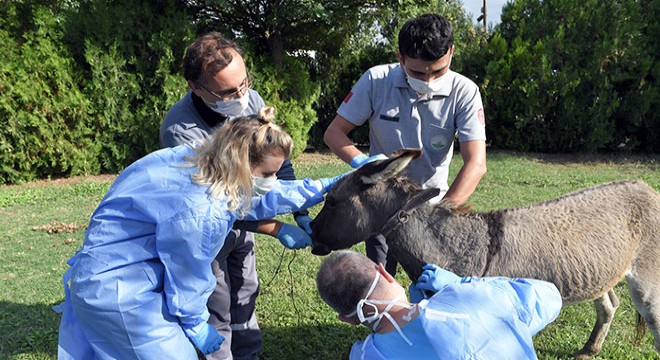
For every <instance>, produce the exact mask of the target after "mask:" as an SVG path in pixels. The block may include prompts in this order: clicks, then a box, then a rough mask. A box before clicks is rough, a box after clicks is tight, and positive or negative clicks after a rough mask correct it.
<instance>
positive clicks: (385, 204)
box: [311, 149, 422, 255]
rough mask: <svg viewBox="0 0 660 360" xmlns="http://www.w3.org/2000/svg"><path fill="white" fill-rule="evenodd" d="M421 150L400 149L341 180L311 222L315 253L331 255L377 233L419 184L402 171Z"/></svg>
mask: <svg viewBox="0 0 660 360" xmlns="http://www.w3.org/2000/svg"><path fill="white" fill-rule="evenodd" d="M421 154H422V151H421V150H418V149H403V150H399V151H397V152H395V153H394V154H392V155H391V156H390V158H389V159H387V160H380V161H374V162H372V163H369V164H366V165H364V166H362V167H361V168H359V169H357V170H355V171H354V172H352V173H351V174H349V175H348V176H346V177H344V178H343V179H341V180H340V181H338V182H337V183H336V184H335V185H334V186H333V187H332V189H331V190H330V192H329V193H328V195H327V196H326V199H325V203H324V204H323V208H322V209H321V212H320V213H319V214H318V216H317V217H316V219H315V220H314V221H313V222H312V224H311V225H312V254H315V255H327V254H329V253H330V252H331V251H332V250H339V249H346V248H349V247H351V246H353V245H355V244H357V243H359V242H360V241H364V240H366V239H367V238H368V237H370V236H373V235H376V234H377V233H378V232H379V231H380V229H381V228H382V226H383V224H385V222H386V221H387V219H388V218H389V217H390V216H391V215H392V214H394V213H395V212H396V211H397V210H398V209H399V208H400V207H401V205H402V204H404V203H405V202H406V199H407V198H408V197H409V193H410V190H411V189H412V188H416V185H415V184H412V183H411V182H410V181H409V180H408V179H407V178H405V177H403V176H401V175H400V173H401V172H402V171H403V170H404V169H405V168H406V166H407V165H408V163H409V162H410V161H411V160H413V159H416V158H418V157H419V156H421Z"/></svg>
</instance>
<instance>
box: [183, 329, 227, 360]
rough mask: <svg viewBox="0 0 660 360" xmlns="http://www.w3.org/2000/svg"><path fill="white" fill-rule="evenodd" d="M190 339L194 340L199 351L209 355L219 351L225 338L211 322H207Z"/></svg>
mask: <svg viewBox="0 0 660 360" xmlns="http://www.w3.org/2000/svg"><path fill="white" fill-rule="evenodd" d="M190 340H192V342H193V344H195V346H196V347H197V349H199V351H201V352H202V353H204V355H208V354H210V353H212V352H216V351H218V350H219V349H220V345H221V344H222V342H223V341H224V340H225V338H224V337H223V336H222V335H220V334H219V333H218V330H216V329H215V328H214V327H213V326H211V324H209V323H206V326H204V327H202V329H201V330H200V331H199V334H197V336H192V337H191V338H190Z"/></svg>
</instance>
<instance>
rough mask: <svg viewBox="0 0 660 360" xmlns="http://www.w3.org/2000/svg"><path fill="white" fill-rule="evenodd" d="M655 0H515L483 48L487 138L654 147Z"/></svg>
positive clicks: (659, 72)
mask: <svg viewBox="0 0 660 360" xmlns="http://www.w3.org/2000/svg"><path fill="white" fill-rule="evenodd" d="M659 18H660V1H658V0H651V1H637V0H620V1H605V2H603V1H599V0H584V1H574V0H544V1H541V0H516V1H514V2H512V3H509V4H508V5H507V6H506V7H505V9H504V11H503V14H502V24H501V26H500V28H499V29H498V30H499V31H497V32H496V33H494V34H493V36H492V38H491V39H490V42H489V44H488V46H486V47H485V48H484V49H483V51H482V52H481V55H480V56H481V57H482V58H484V59H488V61H486V62H485V70H486V71H485V73H486V75H485V79H484V81H483V82H482V83H481V85H482V89H483V90H484V95H485V98H486V105H487V109H486V110H487V111H486V112H487V114H488V117H489V120H490V121H489V123H488V127H487V129H488V137H489V138H490V141H491V142H492V144H493V146H495V147H498V148H505V149H514V150H520V151H537V152H593V151H602V150H607V151H645V152H660V141H658V138H660V114H659V113H658V111H657V110H658V105H659V104H660V88H659V83H658V81H660V64H659V63H658V55H659V54H660V40H659V38H658V33H659V32H658V31H659V30H660V25H659V23H658V19H659Z"/></svg>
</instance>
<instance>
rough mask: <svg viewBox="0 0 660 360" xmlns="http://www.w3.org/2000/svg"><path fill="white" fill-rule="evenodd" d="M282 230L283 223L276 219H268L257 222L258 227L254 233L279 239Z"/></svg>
mask: <svg viewBox="0 0 660 360" xmlns="http://www.w3.org/2000/svg"><path fill="white" fill-rule="evenodd" d="M281 228H282V222H281V221H277V220H275V219H266V220H261V221H257V226H256V228H255V231H254V232H256V233H259V234H266V235H270V236H272V237H277V234H278V233H279V232H280V229H281Z"/></svg>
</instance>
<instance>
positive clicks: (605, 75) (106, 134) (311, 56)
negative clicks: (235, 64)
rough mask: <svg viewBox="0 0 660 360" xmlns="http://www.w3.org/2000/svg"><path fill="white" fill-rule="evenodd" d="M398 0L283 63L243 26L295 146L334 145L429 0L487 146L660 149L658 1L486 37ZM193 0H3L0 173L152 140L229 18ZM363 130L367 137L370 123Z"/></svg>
mask: <svg viewBox="0 0 660 360" xmlns="http://www.w3.org/2000/svg"><path fill="white" fill-rule="evenodd" d="M402 4H403V5H401V6H400V7H401V8H400V9H396V11H394V10H392V12H391V14H390V15H387V14H386V13H385V12H377V13H375V14H377V15H378V14H380V15H378V16H381V18H378V21H379V26H378V27H377V28H376V30H377V31H380V33H378V34H375V33H374V32H373V31H374V29H366V28H365V29H364V31H358V32H356V33H355V34H353V35H352V37H351V38H350V39H349V40H347V41H346V42H345V43H341V44H336V47H337V48H336V49H333V51H332V52H329V51H326V52H323V51H316V52H314V51H307V52H300V53H298V54H297V55H296V56H294V55H291V54H286V56H285V57H284V59H283V63H282V64H278V65H274V64H273V60H272V59H271V58H269V56H268V54H263V53H257V50H256V49H252V48H251V47H250V44H249V42H250V39H247V38H240V37H239V41H240V42H241V43H243V45H244V46H245V47H246V48H247V51H248V53H247V59H248V65H249V67H250V68H251V72H252V73H253V75H254V77H255V79H256V80H257V81H256V83H255V88H256V89H257V90H258V91H259V92H260V93H261V94H262V96H263V97H264V99H265V100H266V102H267V103H268V104H270V105H273V106H275V107H276V108H277V110H278V118H279V122H280V124H282V125H284V127H285V128H286V129H287V130H288V131H289V132H290V133H291V135H292V136H293V138H294V141H295V143H296V150H295V151H296V152H295V153H294V156H295V155H297V154H299V153H300V152H301V151H302V150H304V149H305V147H306V146H307V145H308V144H311V145H313V146H315V147H322V146H324V145H323V142H322V135H323V131H324V130H325V127H326V126H327V124H328V123H329V122H330V121H331V120H332V118H333V117H334V112H335V110H336V108H337V106H338V105H339V103H340V102H341V100H342V99H343V97H344V96H345V94H346V93H347V92H348V91H349V90H350V87H351V86H352V85H353V83H354V82H355V81H356V80H357V78H358V77H359V76H360V75H361V74H362V73H363V72H364V71H365V70H366V69H367V68H369V67H370V66H373V65H376V64H379V63H384V62H388V61H395V58H394V56H393V55H394V51H395V49H396V33H397V32H398V28H399V27H400V26H401V25H402V23H403V21H404V20H405V19H406V18H408V17H409V16H412V15H414V14H415V13H418V12H420V11H427V10H428V9H429V8H434V9H437V11H439V12H442V13H443V14H444V15H445V16H447V17H448V18H450V19H451V21H452V23H453V24H454V27H455V32H456V39H457V41H456V42H457V44H456V45H457V51H456V55H455V56H454V62H453V64H452V67H453V68H454V69H455V70H457V71H460V72H462V73H463V74H464V75H466V76H468V77H470V78H472V79H474V80H475V82H477V84H479V85H480V87H481V89H482V94H483V96H484V101H485V106H486V114H487V123H488V126H487V131H488V137H489V143H490V145H491V147H493V148H501V149H512V150H520V151H537V152H593V151H644V152H660V141H658V140H657V139H658V138H659V137H660V119H659V117H660V115H658V114H659V111H658V110H660V109H658V105H659V104H660V91H659V90H660V89H658V79H660V64H658V54H660V43H659V41H660V38H658V36H657V34H658V33H659V32H660V31H659V30H660V24H659V23H658V21H657V19H658V18H660V0H642V1H639V0H620V1H615V2H601V1H597V0H585V1H582V2H577V1H574V0H543V1H541V0H516V1H515V2H511V3H509V4H508V5H507V6H505V9H504V12H503V15H502V23H501V25H499V26H498V27H496V28H495V29H494V31H491V32H490V34H489V35H488V36H487V37H483V36H482V35H481V32H480V29H477V28H475V27H473V26H472V24H471V23H470V20H469V19H468V18H467V17H466V15H465V13H464V12H462V11H461V10H460V2H459V1H458V0H452V1H450V2H446V1H444V0H442V1H425V2H420V3H419V4H417V3H416V2H410V1H408V2H404V3H402ZM187 5H188V2H184V1H177V0H166V1H158V2H153V1H146V0H115V1H101V0H82V1H68V0H67V1H49V0H24V1H15V2H8V1H5V2H0V118H2V119H3V120H4V126H3V127H2V128H0V184H4V183H16V182H22V181H27V180H32V179H38V178H47V177H55V176H68V175H78V174H97V173H103V172H117V171H120V170H121V169H123V168H124V167H125V166H127V165H128V164H130V163H131V162H132V161H134V160H136V159H137V158H139V157H141V156H143V155H144V154H146V153H148V152H150V151H153V150H155V149H156V148H157V146H158V144H157V141H158V136H157V134H158V128H159V125H160V122H161V120H162V119H163V117H164V114H165V112H166V111H167V109H168V108H169V106H171V105H172V104H173V103H174V102H176V101H177V100H178V99H179V98H180V97H181V96H182V95H183V94H184V93H185V91H186V90H187V86H186V84H185V81H184V80H183V77H182V76H181V72H180V67H181V59H182V57H183V52H184V51H185V48H186V46H187V45H188V44H189V43H190V42H191V41H192V40H193V39H194V38H195V37H196V36H197V35H198V34H199V33H201V32H204V31H206V30H205V28H202V26H204V27H208V26H209V24H212V23H218V24H220V23H222V19H214V18H213V17H212V16H210V17H209V18H210V19H213V21H212V22H211V23H209V22H208V21H205V22H202V21H199V22H197V21H193V20H191V19H199V18H200V17H199V14H191V13H189V12H190V8H188V7H187ZM414 6H418V7H417V8H413V7H414ZM383 14H384V15H383ZM387 16H389V17H387ZM365 23H367V24H373V22H370V21H365ZM196 26H199V27H200V28H199V29H197V28H196ZM218 26H219V25H218ZM318 36H322V34H319V35H318ZM376 36H380V37H381V38H382V39H383V41H380V42H374V41H373V39H374V38H375V37H376ZM330 45H333V44H330ZM325 46H326V48H332V46H329V45H328V44H326V45H325ZM300 54H306V55H304V56H302V55H300ZM353 139H354V140H355V141H356V142H357V143H360V144H365V143H367V142H368V137H367V131H366V128H362V129H357V130H356V131H355V132H354V134H353Z"/></svg>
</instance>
